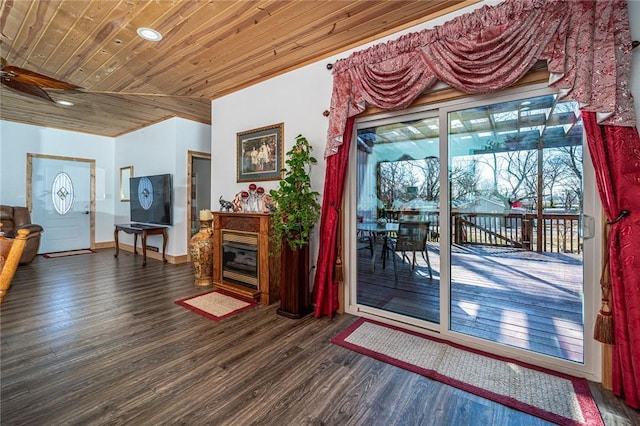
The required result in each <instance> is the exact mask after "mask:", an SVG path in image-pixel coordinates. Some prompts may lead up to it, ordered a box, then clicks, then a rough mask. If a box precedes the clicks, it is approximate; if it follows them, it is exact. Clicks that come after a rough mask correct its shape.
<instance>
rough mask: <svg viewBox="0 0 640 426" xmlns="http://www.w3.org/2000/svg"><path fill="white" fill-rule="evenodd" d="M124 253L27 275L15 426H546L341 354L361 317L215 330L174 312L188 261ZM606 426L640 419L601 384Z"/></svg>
mask: <svg viewBox="0 0 640 426" xmlns="http://www.w3.org/2000/svg"><path fill="white" fill-rule="evenodd" d="M141 263H142V258H141V256H134V255H133V254H131V253H122V252H121V254H120V256H119V257H118V258H114V257H113V250H99V251H97V252H96V253H94V254H88V255H81V256H73V257H66V258H58V259H44V258H42V257H41V256H38V257H37V258H36V260H35V261H34V262H33V263H31V264H29V265H25V266H21V267H20V268H19V269H18V272H17V274H16V277H15V279H14V282H13V285H12V287H11V289H10V290H9V292H8V294H7V297H6V299H5V302H4V303H3V304H2V306H1V314H0V321H1V323H0V324H1V370H0V374H1V387H0V392H1V401H0V423H1V424H2V425H3V426H8V425H63V424H64V425H117V424H126V425H129V424H130V425H176V424H183V425H251V424H255V425H491V424H493V425H539V424H547V423H545V422H543V421H541V420H539V419H537V418H535V417H531V416H529V415H526V414H524V413H521V412H518V411H515V410H512V409H509V408H506V407H504V406H502V405H499V404H496V403H493V402H491V401H488V400H485V399H482V398H479V397H476V396H474V395H470V394H468V393H466V392H462V391H460V390H458V389H455V388H452V387H450V386H446V385H443V384H441V383H438V382H435V381H432V380H429V379H426V378H424V377H421V376H419V375H417V374H413V373H410V372H408V371H405V370H402V369H399V368H396V367H393V366H391V365H388V364H385V363H382V362H379V361H376V360H373V359H371V358H368V357H366V356H363V355H360V354H357V353H355V352H353V351H350V350H348V349H345V348H342V347H339V346H337V345H333V344H331V343H330V342H329V340H330V339H331V338H332V337H333V336H334V335H336V334H337V333H338V332H339V331H341V330H342V329H344V328H345V327H346V326H347V325H348V324H350V323H351V322H353V321H354V320H355V317H353V316H350V315H338V316H336V317H335V318H334V319H329V318H326V317H324V318H321V319H316V318H314V317H313V316H308V317H305V318H303V319H301V320H291V319H288V318H284V317H281V316H278V315H277V314H276V308H277V307H278V305H277V304H274V305H270V306H258V307H256V308H253V309H251V310H248V311H245V312H242V313H240V314H238V315H236V316H233V317H231V318H229V319H226V320H223V321H220V322H214V321H211V320H208V319H206V318H204V317H202V316H200V315H197V314H194V313H193V312H190V311H189V310H187V309H184V308H182V307H180V306H178V305H176V304H175V303H174V301H175V300H177V299H181V298H185V297H188V296H190V295H194V294H197V293H199V292H201V291H203V289H200V288H197V287H195V286H194V284H193V272H192V268H191V266H190V264H181V265H172V264H164V263H162V262H160V261H156V260H153V259H149V260H148V263H147V266H146V267H142V266H141ZM592 389H593V392H594V393H595V396H596V399H597V400H598V402H599V406H600V408H601V410H602V411H603V413H604V418H605V420H606V422H607V424H608V425H618V424H627V425H631V424H639V420H640V417H639V416H638V412H637V411H635V410H631V409H630V408H628V407H626V406H625V405H624V403H623V402H621V401H620V399H618V398H615V397H613V396H612V395H611V394H610V393H609V392H607V391H604V390H602V388H601V387H600V386H599V385H597V384H593V385H592Z"/></svg>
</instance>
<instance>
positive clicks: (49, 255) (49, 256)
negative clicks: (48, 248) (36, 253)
mask: <svg viewBox="0 0 640 426" xmlns="http://www.w3.org/2000/svg"><path fill="white" fill-rule="evenodd" d="M91 253H93V250H89V249H84V250H69V251H58V252H55V253H46V254H43V255H42V257H44V258H45V259H53V258H56V257H66V256H76V255H78V254H91Z"/></svg>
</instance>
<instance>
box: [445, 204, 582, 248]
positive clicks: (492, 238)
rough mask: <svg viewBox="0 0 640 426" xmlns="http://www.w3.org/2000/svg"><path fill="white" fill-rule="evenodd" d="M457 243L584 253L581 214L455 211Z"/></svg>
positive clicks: (454, 234) (454, 235) (454, 221)
mask: <svg viewBox="0 0 640 426" xmlns="http://www.w3.org/2000/svg"><path fill="white" fill-rule="evenodd" d="M451 223H452V229H451V235H452V236H453V241H454V242H455V243H456V244H479V245H489V246H500V247H516V248H522V249H525V250H531V251H537V252H556V253H578V254H579V253H580V252H581V250H582V247H581V241H580V215H577V214H556V213H543V214H542V215H540V217H538V215H537V214H535V213H521V214H520V213H510V214H500V213H453V214H452V221H451Z"/></svg>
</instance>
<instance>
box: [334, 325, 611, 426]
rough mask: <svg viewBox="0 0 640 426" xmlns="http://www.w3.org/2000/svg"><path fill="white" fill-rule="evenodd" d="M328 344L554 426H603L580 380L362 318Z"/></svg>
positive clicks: (592, 401) (587, 389) (584, 382)
mask: <svg viewBox="0 0 640 426" xmlns="http://www.w3.org/2000/svg"><path fill="white" fill-rule="evenodd" d="M332 342H333V343H335V344H338V345H341V346H344V347H346V348H349V349H351V350H353V351H356V352H359V353H362V354H364V355H367V356H370V357H372V358H375V359H378V360H380V361H384V362H387V363H389V364H392V365H395V366H397V367H401V368H404V369H406V370H409V371H412V372H414V373H417V374H420V375H423V376H426V377H429V378H432V379H435V380H438V381H440V382H442V383H446V384H448V385H451V386H454V387H456V388H459V389H462V390H464V391H467V392H470V393H473V394H475V395H478V396H480V397H483V398H486V399H490V400H492V401H495V402H498V403H500V404H503V405H505V406H508V407H511V408H515V409H517V410H520V411H523V412H525V413H528V414H531V415H534V416H537V417H540V418H542V419H545V420H548V421H551V422H554V423H557V424H560V425H604V423H603V421H602V417H601V416H600V411H599V410H598V407H597V405H596V403H595V401H594V400H593V397H592V396H591V391H590V390H589V385H588V383H587V381H586V380H585V379H580V378H576V377H571V376H568V375H564V374H561V373H556V372H553V371H550V370H546V369H542V368H539V367H535V366H532V365H527V364H524V363H522V362H519V361H514V360H510V359H506V358H501V357H497V356H495V355H491V354H487V353H481V352H479V351H474V350H472V349H468V348H464V347H462V346H459V345H455V344H452V343H448V342H445V341H442V340H439V339H434V338H431V337H429V336H425V335H422V334H419V333H415V332H412V331H409V330H402V329H400V328H397V327H393V326H389V325H386V324H382V323H378V322H375V321H371V320H367V319H364V318H361V319H359V320H357V321H356V322H354V323H353V324H352V325H351V326H349V327H348V328H347V329H345V330H344V331H342V332H341V333H340V334H339V335H337V336H336V337H334V338H333V339H332Z"/></svg>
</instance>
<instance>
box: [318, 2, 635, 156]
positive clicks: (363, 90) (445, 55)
mask: <svg viewBox="0 0 640 426" xmlns="http://www.w3.org/2000/svg"><path fill="white" fill-rule="evenodd" d="M539 60H546V61H547V65H548V69H549V71H550V72H551V78H550V81H549V86H550V87H554V88H557V89H560V90H561V92H562V96H563V97H564V99H565V100H574V101H578V102H580V104H581V105H582V106H583V110H586V111H594V112H597V113H599V114H598V115H599V118H600V122H601V123H602V124H609V125H618V126H634V125H635V113H634V109H633V98H632V96H631V93H630V91H629V71H630V67H631V38H630V33H629V17H628V11H627V4H626V2H625V1H624V0H614V1H611V0H583V1H577V0H576V1H566V0H507V1H505V2H504V3H500V4H498V5H496V6H493V7H490V6H484V7H482V8H480V9H477V10H475V11H473V12H472V13H468V14H466V15H462V16H459V17H457V18H455V19H453V20H451V21H449V22H447V23H446V24H444V25H442V26H439V27H436V28H433V29H428V30H423V31H420V32H416V33H410V34H407V35H404V36H402V37H400V38H398V39H397V40H394V41H390V42H388V43H383V44H379V45H376V46H373V47H371V48H368V49H365V50H362V51H359V52H355V53H353V54H352V55H351V56H350V57H348V58H346V59H342V60H339V61H337V62H336V64H335V65H334V68H333V73H334V86H333V94H332V99H331V115H330V122H329V131H328V141H327V147H326V151H325V156H329V155H332V154H335V153H336V152H337V151H338V148H339V146H340V145H341V144H342V135H343V133H344V128H345V123H346V120H347V118H348V117H352V116H354V115H356V114H358V113H360V112H362V111H364V109H365V108H366V107H367V105H371V106H376V107H379V108H383V109H401V108H406V107H407V106H408V105H409V104H410V103H411V102H412V101H413V100H414V99H415V98H416V97H417V96H419V95H420V94H421V93H423V92H425V91H426V90H427V89H429V88H430V87H431V86H433V85H434V84H435V83H436V81H443V82H445V83H447V84H448V85H450V86H451V87H454V88H456V89H459V90H461V91H463V92H465V93H470V94H473V93H487V92H493V91H497V90H500V89H503V88H506V87H508V86H510V85H512V84H513V83H515V82H516V81H518V80H519V79H520V78H522V76H524V74H525V73H526V72H527V71H528V70H529V69H531V67H532V66H533V65H534V64H535V63H536V62H537V61H539Z"/></svg>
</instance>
